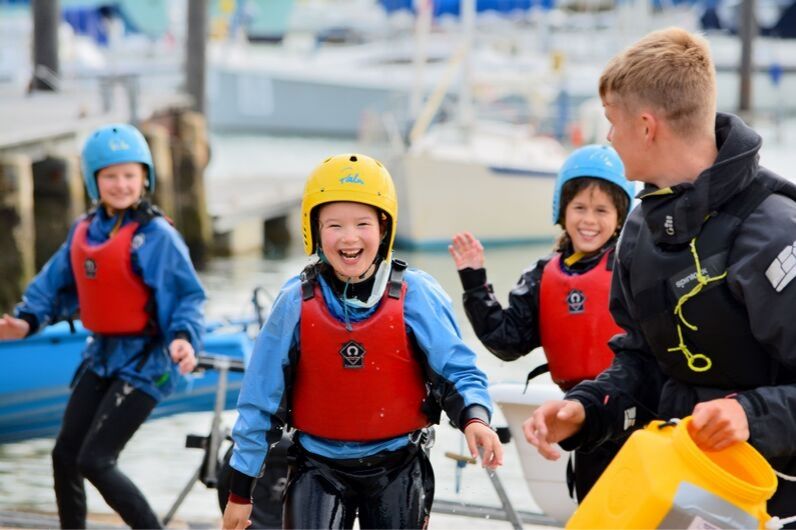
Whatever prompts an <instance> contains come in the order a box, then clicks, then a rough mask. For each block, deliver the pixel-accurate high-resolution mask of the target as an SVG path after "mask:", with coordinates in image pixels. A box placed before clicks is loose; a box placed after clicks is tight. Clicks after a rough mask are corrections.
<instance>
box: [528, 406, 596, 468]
mask: <svg viewBox="0 0 796 530" xmlns="http://www.w3.org/2000/svg"><path fill="white" fill-rule="evenodd" d="M585 419H586V409H585V408H584V407H583V405H582V404H581V403H579V402H577V401H569V400H563V399H559V400H553V401H547V402H545V403H543V404H542V405H541V406H540V407H539V408H538V409H536V410H535V411H534V412H533V414H532V415H531V417H530V418H528V419H527V420H525V422H524V423H523V424H522V432H523V433H524V434H525V439H526V440H528V443H530V444H531V445H533V446H534V447H536V448H537V449H538V450H539V454H541V455H542V456H543V457H545V458H547V459H548V460H558V458H559V457H560V456H561V454H560V453H559V452H558V450H556V449H555V448H554V447H553V444H554V443H558V442H560V441H561V440H564V439H566V438H569V437H571V436H573V435H575V434H576V433H577V432H578V431H579V430H580V428H581V427H582V426H583V422H584V420H585Z"/></svg>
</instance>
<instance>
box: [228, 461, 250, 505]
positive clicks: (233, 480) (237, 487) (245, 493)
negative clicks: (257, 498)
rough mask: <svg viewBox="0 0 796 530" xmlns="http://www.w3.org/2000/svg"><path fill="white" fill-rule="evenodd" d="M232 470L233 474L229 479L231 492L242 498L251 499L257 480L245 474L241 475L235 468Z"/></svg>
mask: <svg viewBox="0 0 796 530" xmlns="http://www.w3.org/2000/svg"><path fill="white" fill-rule="evenodd" d="M230 469H232V473H230V477H229V491H230V492H232V493H234V494H235V495H239V496H240V497H245V498H247V499H251V498H252V492H253V491H254V486H255V485H256V484H257V480H256V479H255V478H254V477H250V476H249V475H247V474H245V473H241V472H240V471H238V470H237V469H235V468H234V467H233V468H230Z"/></svg>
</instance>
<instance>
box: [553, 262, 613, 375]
mask: <svg viewBox="0 0 796 530" xmlns="http://www.w3.org/2000/svg"><path fill="white" fill-rule="evenodd" d="M612 254H613V251H610V252H606V253H605V254H604V255H603V257H602V259H601V260H600V262H599V263H598V264H597V265H596V266H595V267H593V268H592V269H591V270H589V271H587V272H584V273H583V274H567V273H566V272H564V271H563V270H562V269H561V265H560V263H561V254H557V255H556V256H555V257H554V258H553V259H551V260H550V262H549V263H548V264H547V265H546V266H545V268H544V271H543V272H542V285H541V294H540V300H539V315H540V318H539V330H540V332H541V335H542V347H543V348H544V351H545V356H546V357H547V364H548V365H549V368H550V375H551V376H552V377H553V381H554V382H555V383H556V384H557V385H558V386H560V387H561V388H562V389H564V390H567V389H569V388H571V387H573V386H575V385H576V384H578V383H579V382H581V381H583V380H584V379H594V378H595V377H597V375H599V374H600V372H602V371H603V370H605V369H606V368H608V366H609V365H610V364H611V361H612V360H613V358H614V354H613V352H612V351H611V349H610V348H609V347H608V340H609V339H610V338H611V337H613V336H614V335H616V334H618V333H622V332H623V331H622V328H620V327H619V326H617V325H616V322H614V319H613V317H611V313H610V312H609V311H608V299H609V295H610V292H611V270H610V268H609V265H608V264H609V262H608V260H609V256H610V255H612Z"/></svg>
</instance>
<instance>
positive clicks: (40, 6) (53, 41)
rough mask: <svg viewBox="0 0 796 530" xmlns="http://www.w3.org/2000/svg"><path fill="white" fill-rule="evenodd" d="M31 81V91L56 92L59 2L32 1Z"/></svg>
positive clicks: (48, 0)
mask: <svg viewBox="0 0 796 530" xmlns="http://www.w3.org/2000/svg"><path fill="white" fill-rule="evenodd" d="M31 11H32V14H33V79H32V80H31V89H32V90H58V76H59V72H60V69H59V65H58V23H59V21H60V20H61V2H59V1H58V0H33V1H32V2H31Z"/></svg>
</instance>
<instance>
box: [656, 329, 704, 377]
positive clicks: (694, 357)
mask: <svg viewBox="0 0 796 530" xmlns="http://www.w3.org/2000/svg"><path fill="white" fill-rule="evenodd" d="M677 338H678V339H680V343H679V344H678V345H677V346H675V347H674V348H668V349H667V350H666V351H681V352H683V355H685V358H686V359H687V360H688V367H689V368H690V369H691V370H693V371H694V372H706V371H708V370H710V367H711V366H713V361H711V360H710V357H708V356H707V355H705V354H704V353H691V350H689V349H688V346H686V344H685V341H684V340H683V328H682V327H680V324H677Z"/></svg>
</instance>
